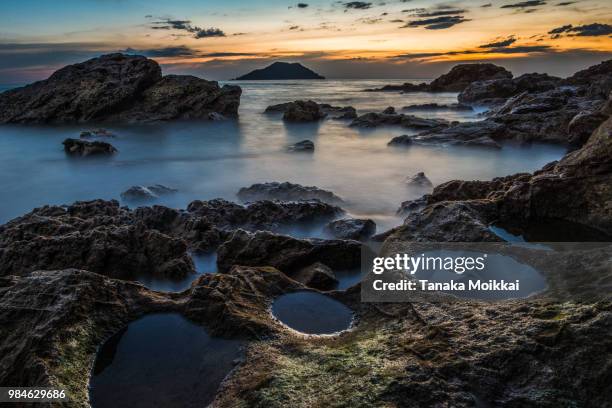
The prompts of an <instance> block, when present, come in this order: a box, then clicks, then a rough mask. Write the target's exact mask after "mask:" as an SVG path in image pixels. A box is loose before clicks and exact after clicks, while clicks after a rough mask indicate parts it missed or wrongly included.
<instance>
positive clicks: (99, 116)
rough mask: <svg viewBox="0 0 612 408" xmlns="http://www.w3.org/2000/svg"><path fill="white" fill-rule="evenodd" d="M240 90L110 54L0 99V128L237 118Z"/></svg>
mask: <svg viewBox="0 0 612 408" xmlns="http://www.w3.org/2000/svg"><path fill="white" fill-rule="evenodd" d="M240 94H241V89H240V87H237V86H230V85H225V86H224V87H222V88H220V87H219V85H218V84H217V82H214V81H206V80H203V79H200V78H196V77H193V76H181V75H168V76H165V77H162V75H161V69H160V67H159V65H158V64H157V63H156V62H155V61H153V60H150V59H148V58H145V57H142V56H133V55H124V54H108V55H103V56H101V57H98V58H93V59H90V60H87V61H85V62H82V63H79V64H74V65H68V66H66V67H64V68H62V69H60V70H58V71H56V72H55V73H53V75H51V76H50V77H49V78H48V79H46V80H44V81H39V82H35V83H33V84H31V85H27V86H25V87H22V88H17V89H12V90H9V91H7V92H3V93H2V94H1V95H0V123H85V122H112V123H117V122H129V123H132V122H151V121H161V120H174V119H208V117H209V115H210V114H211V113H213V112H218V113H220V114H223V115H228V116H236V115H237V112H238V105H239V104H240Z"/></svg>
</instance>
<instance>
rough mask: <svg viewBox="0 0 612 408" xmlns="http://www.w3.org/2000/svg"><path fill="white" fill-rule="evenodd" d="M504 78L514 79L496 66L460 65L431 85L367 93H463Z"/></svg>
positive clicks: (409, 86) (396, 86) (392, 86)
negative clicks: (476, 82)
mask: <svg viewBox="0 0 612 408" xmlns="http://www.w3.org/2000/svg"><path fill="white" fill-rule="evenodd" d="M502 78H512V73H510V72H509V71H507V70H506V69H505V68H503V67H500V66H497V65H494V64H459V65H455V66H454V67H453V68H452V69H451V70H450V71H449V72H447V73H446V74H444V75H441V76H439V77H438V78H436V79H434V80H433V81H432V82H431V83H429V84H426V83H420V84H417V85H415V84H411V83H404V84H403V85H385V86H384V87H382V88H377V89H366V91H370V92H376V91H402V92H461V91H463V90H464V89H465V88H466V87H467V86H468V85H470V84H471V83H472V82H475V81H484V80H488V79H502Z"/></svg>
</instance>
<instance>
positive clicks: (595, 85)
mask: <svg viewBox="0 0 612 408" xmlns="http://www.w3.org/2000/svg"><path fill="white" fill-rule="evenodd" d="M564 83H566V84H568V85H574V86H578V87H579V88H580V89H581V91H582V92H583V93H584V94H585V95H586V96H588V97H591V98H598V99H605V98H607V97H608V95H609V94H610V92H612V59H610V60H607V61H603V62H602V63H601V64H598V65H593V66H592V67H589V68H587V69H583V70H582V71H578V72H576V73H575V74H574V75H572V76H571V77H569V78H567V79H565V81H564Z"/></svg>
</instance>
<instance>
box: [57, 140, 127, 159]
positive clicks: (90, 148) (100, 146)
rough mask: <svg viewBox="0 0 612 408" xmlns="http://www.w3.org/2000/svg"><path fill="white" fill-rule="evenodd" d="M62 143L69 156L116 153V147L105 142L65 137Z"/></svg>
mask: <svg viewBox="0 0 612 408" xmlns="http://www.w3.org/2000/svg"><path fill="white" fill-rule="evenodd" d="M62 144H63V145H64V151H65V152H66V153H67V154H69V155H71V156H80V157H88V156H110V155H113V154H115V153H117V149H116V148H115V147H114V146H113V145H112V144H110V143H107V142H100V141H93V142H90V141H87V140H80V139H66V140H64V141H63V142H62Z"/></svg>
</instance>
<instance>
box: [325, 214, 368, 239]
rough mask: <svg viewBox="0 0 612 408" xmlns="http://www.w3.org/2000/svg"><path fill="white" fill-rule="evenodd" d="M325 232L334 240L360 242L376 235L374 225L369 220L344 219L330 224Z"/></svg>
mask: <svg viewBox="0 0 612 408" xmlns="http://www.w3.org/2000/svg"><path fill="white" fill-rule="evenodd" d="M325 231H326V232H327V233H328V234H330V235H331V236H333V237H335V238H340V239H354V240H357V241H362V240H365V239H367V238H370V237H371V236H372V235H374V234H375V233H376V223H375V222H374V221H372V220H370V219H356V218H346V219H342V220H336V221H332V222H330V223H329V224H327V225H326V226H325Z"/></svg>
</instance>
